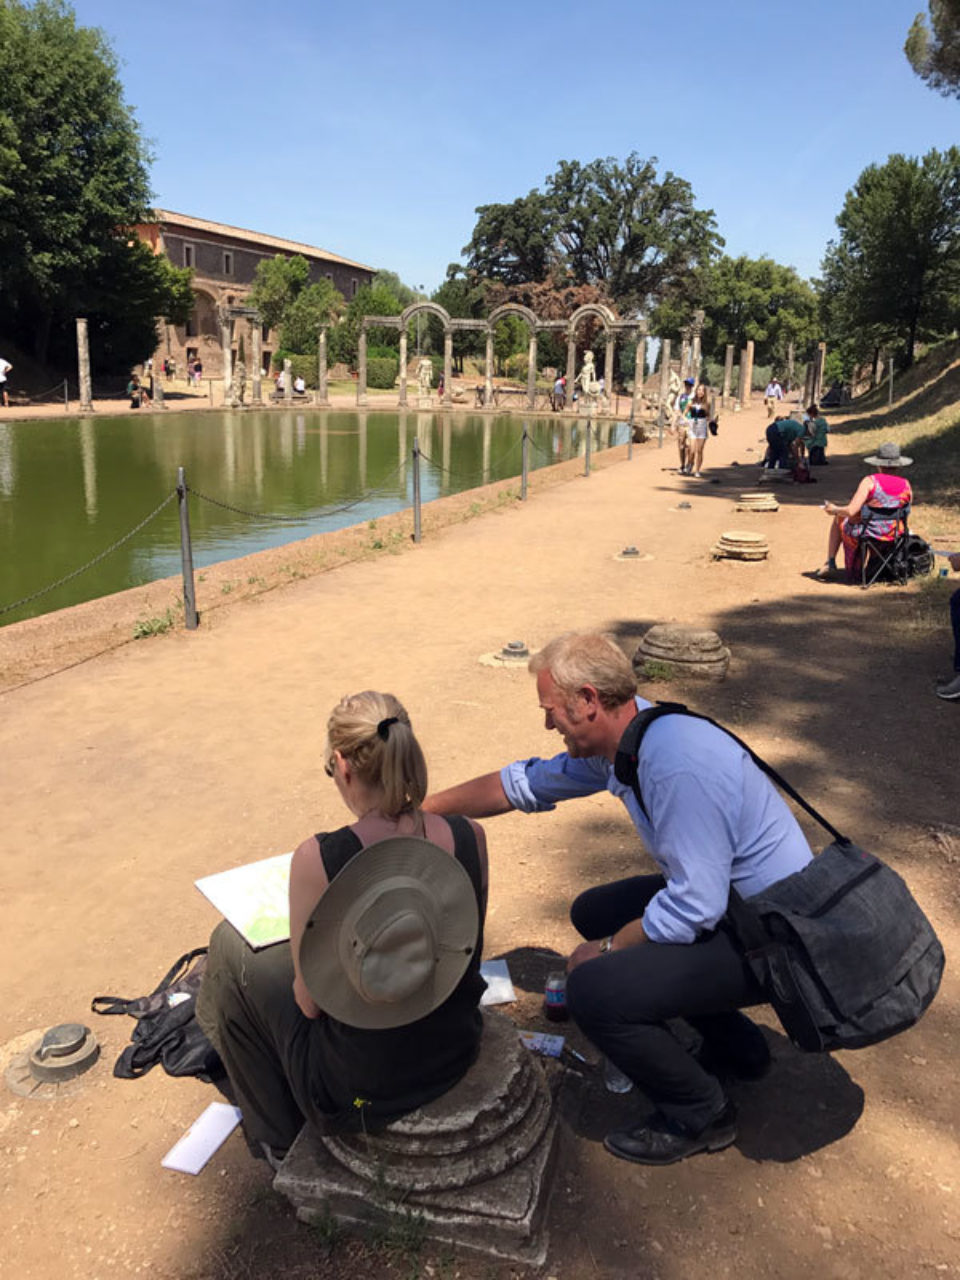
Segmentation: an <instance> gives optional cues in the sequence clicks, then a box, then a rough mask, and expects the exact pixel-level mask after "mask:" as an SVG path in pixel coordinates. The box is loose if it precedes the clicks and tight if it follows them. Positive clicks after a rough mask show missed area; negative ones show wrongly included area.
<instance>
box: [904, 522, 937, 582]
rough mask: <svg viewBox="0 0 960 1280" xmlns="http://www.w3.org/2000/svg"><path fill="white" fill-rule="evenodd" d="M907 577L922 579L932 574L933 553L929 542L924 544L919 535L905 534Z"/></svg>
mask: <svg viewBox="0 0 960 1280" xmlns="http://www.w3.org/2000/svg"><path fill="white" fill-rule="evenodd" d="M905 554H906V558H907V577H908V578H924V577H926V575H927V574H928V573H933V551H932V549H931V547H930V543H929V542H925V541H924V540H923V538H921V537H920V535H919V534H916V533H908V534H907V547H906V553H905Z"/></svg>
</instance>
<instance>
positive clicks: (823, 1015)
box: [614, 702, 944, 1053]
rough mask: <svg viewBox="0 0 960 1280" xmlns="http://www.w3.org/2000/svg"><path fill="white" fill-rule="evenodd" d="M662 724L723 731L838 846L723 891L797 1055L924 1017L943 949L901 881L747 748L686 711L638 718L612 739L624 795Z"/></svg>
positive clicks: (731, 924) (862, 1042) (881, 1036)
mask: <svg viewBox="0 0 960 1280" xmlns="http://www.w3.org/2000/svg"><path fill="white" fill-rule="evenodd" d="M664 715H686V716H693V717H694V718H695V719H697V720H706V721H707V723H708V724H712V725H715V727H716V728H718V729H723V732H724V733H726V734H728V735H729V736H730V737H731V738H733V740H734V741H735V742H737V743H739V744H740V746H741V747H743V749H744V750H745V751H746V752H747V753H748V754H749V755H750V756H751V758H752V759H753V761H754V763H755V764H756V765H757V767H758V768H759V769H761V770H762V771H763V772H764V773H765V774H767V776H768V777H769V778H770V779H771V780H772V781H773V782H775V783H776V784H777V785H778V786H779V787H781V788H782V790H784V791H785V792H786V793H787V794H788V795H789V796H791V797H792V798H793V799H794V800H795V801H796V802H797V803H798V804H799V805H801V807H802V808H804V809H805V810H806V811H807V813H809V814H810V816H811V817H812V818H815V819H816V820H817V822H819V823H820V825H821V826H823V827H824V828H826V830H827V831H829V832H830V834H831V835H832V836H833V837H834V839H833V843H832V844H829V845H828V846H827V847H826V848H825V849H824V850H823V852H822V853H821V854H819V855H818V856H817V857H815V858H814V859H813V860H812V861H811V862H809V863H808V864H807V865H806V866H805V867H804V868H803V869H802V870H801V871H796V872H794V874H793V875H790V876H786V877H785V878H784V879H783V880H779V881H777V883H776V884H772V885H770V886H769V887H768V888H767V889H764V890H763V892H762V893H759V894H756V895H754V896H753V897H750V898H742V897H741V896H740V894H739V893H738V892H737V891H736V889H734V888H733V886H732V885H731V887H730V900H729V903H728V906H727V913H726V915H725V917H724V920H723V922H722V923H723V926H724V927H728V928H729V929H730V930H731V931H732V933H733V935H734V937H735V938H736V940H737V942H738V944H739V946H740V947H741V949H742V950H743V953H744V956H745V958H746V960H747V962H748V964H749V965H750V968H751V969H752V970H753V973H754V975H755V977H756V978H757V981H758V982H759V983H760V985H761V987H762V988H763V990H764V992H765V993H766V996H767V998H768V1000H769V1001H770V1003H771V1004H772V1005H773V1007H774V1009H775V1010H776V1013H777V1017H778V1018H779V1019H780V1022H781V1023H782V1025H783V1029H784V1031H786V1033H787V1035H788V1036H789V1037H790V1039H791V1040H792V1041H793V1043H794V1044H795V1045H797V1047H798V1048H800V1049H805V1050H807V1051H808V1052H811V1053H821V1052H825V1051H830V1050H832V1049H861V1048H863V1047H865V1046H866V1045H870V1044H876V1043H877V1042H878V1041H880V1040H886V1039H888V1038H889V1037H890V1036H894V1035H896V1034H897V1033H898V1032H900V1031H905V1030H906V1029H907V1027H911V1026H913V1024H914V1023H915V1022H917V1021H918V1019H919V1018H920V1017H921V1016H922V1014H923V1013H924V1011H925V1010H926V1008H927V1007H928V1005H929V1004H930V1002H931V1001H932V1000H933V998H934V996H935V995H936V994H937V991H938V989H939V986H940V979H941V976H942V974H943V966H944V955H943V948H942V946H941V945H940V941H939V939H938V938H937V935H936V934H935V933H934V931H933V926H932V925H931V924H930V921H929V920H928V919H927V917H926V916H925V915H924V913H923V912H922V911H921V909H920V907H919V906H918V905H917V903H916V901H915V899H914V897H913V895H912V894H911V892H910V890H909V889H908V888H907V886H906V884H905V883H904V881H903V880H902V878H901V877H900V876H899V875H897V873H896V872H895V871H894V870H893V869H892V868H891V867H888V866H887V865H886V863H884V862H882V861H881V860H880V859H879V858H877V857H876V856H875V855H874V854H872V853H868V852H867V851H866V850H864V849H860V848H859V847H858V846H857V845H855V844H854V843H853V842H852V841H851V840H848V839H847V838H846V836H842V835H841V834H840V832H839V831H837V829H836V828H835V827H833V826H832V825H831V824H830V823H829V822H828V821H827V820H826V818H824V817H822V816H821V815H820V814H819V813H818V812H817V811H816V809H814V807H813V806H812V805H811V804H809V803H808V802H807V801H806V800H804V798H803V796H801V795H800V794H799V792H797V791H795V790H794V789H793V787H792V786H791V785H790V784H789V783H788V782H787V781H786V780H785V779H784V778H782V777H781V776H780V774H779V773H777V772H776V770H775V769H773V768H772V767H771V766H770V765H768V764H767V763H766V761H764V760H762V759H761V758H760V757H759V756H758V755H756V754H755V753H754V752H753V751H751V750H750V748H749V747H748V746H747V745H746V743H745V742H742V741H741V739H740V738H738V737H737V736H736V734H734V733H730V730H729V729H724V728H723V725H718V724H716V721H714V720H711V719H710V717H709V716H701V715H697V713H696V712H693V711H688V710H687V708H686V707H685V706H683V704H682V703H679V702H677V703H672V702H663V703H658V704H657V706H655V707H651V708H650V709H649V710H647V711H641V712H639V713H638V715H637V716H636V717H635V718H634V720H633V721H632V722H631V724H630V725H629V726H628V727H627V730H626V732H625V733H624V735H623V738H622V739H621V741H620V749H619V750H618V752H617V756H616V761H615V763H614V771H615V773H616V776H617V778H618V780H619V781H620V782H623V783H625V784H627V785H629V786H631V787H632V789H633V792H634V795H635V796H636V797H637V801H638V803H639V804H640V807H641V809H643V812H644V813H646V812H647V810H646V806H645V805H644V803H643V797H642V796H641V794H640V785H639V782H638V780H637V761H638V757H639V752H640V744H641V743H642V741H643V736H644V734H645V733H646V731H647V729H648V728H649V727H650V725H651V724H653V722H654V721H655V720H657V719H659V718H660V717H661V716H664Z"/></svg>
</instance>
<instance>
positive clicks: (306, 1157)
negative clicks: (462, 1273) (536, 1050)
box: [273, 1013, 557, 1264]
mask: <svg viewBox="0 0 960 1280" xmlns="http://www.w3.org/2000/svg"><path fill="white" fill-rule="evenodd" d="M556 1153H557V1117H556V1114H555V1111H554V1107H553V1099H552V1097H551V1093H550V1090H549V1088H548V1086H547V1083H546V1080H545V1078H544V1074H543V1070H542V1068H541V1066H540V1064H539V1062H537V1061H536V1060H534V1058H533V1057H532V1055H531V1054H530V1051H529V1050H528V1049H526V1048H525V1047H524V1046H523V1045H521V1043H520V1040H519V1037H518V1036H517V1033H516V1029H515V1028H514V1026H513V1024H512V1023H511V1022H510V1020H509V1019H507V1018H504V1017H503V1015H498V1014H493V1015H491V1014H490V1013H485V1014H484V1038H483V1043H482V1045H481V1050H480V1056H479V1058H478V1059H477V1062H476V1063H475V1064H474V1066H473V1067H471V1069H470V1071H468V1072H467V1074H466V1076H464V1078H463V1079H462V1080H461V1081H460V1082H459V1083H458V1084H457V1085H455V1086H454V1088H453V1089H451V1090H450V1092H449V1093H447V1094H445V1095H444V1096H443V1097H442V1098H438V1099H437V1100H436V1101H435V1102H432V1103H430V1104H429V1105H427V1106H425V1107H422V1108H420V1109H419V1110H418V1111H414V1112H412V1113H411V1114H410V1115H407V1116H404V1117H402V1118H401V1119H400V1120H398V1121H396V1122H395V1123H394V1124H392V1125H390V1126H388V1128H386V1129H385V1130H382V1131H380V1132H378V1133H372V1134H370V1136H369V1137H366V1138H365V1137H364V1136H363V1135H341V1136H336V1135H327V1136H324V1135H321V1134H318V1133H316V1132H315V1131H313V1130H311V1129H309V1128H304V1129H303V1130H302V1131H301V1133H300V1135H299V1136H298V1138H297V1140H296V1142H295V1143H294V1144H293V1146H292V1147H291V1148H290V1151H289V1153H288V1155H287V1157H286V1159H285V1160H284V1162H283V1164H282V1165H281V1167H280V1170H279V1172H278V1173H277V1176H276V1178H275V1179H274V1183H273V1185H274V1189H275V1190H277V1191H279V1192H280V1193H281V1194H283V1195H285V1196H286V1197H287V1198H288V1199H289V1200H290V1201H291V1203H292V1204H293V1205H294V1207H295V1208H296V1210H297V1217H298V1218H299V1219H300V1220H301V1221H304V1222H310V1221H316V1220H322V1219H324V1218H329V1217H330V1216H331V1215H332V1216H333V1217H335V1218H337V1219H338V1220H340V1221H343V1222H346V1223H350V1224H356V1225H357V1226H359V1227H361V1228H374V1227H377V1228H381V1229H387V1230H389V1229H390V1228H391V1227H396V1226H397V1224H398V1222H402V1221H404V1220H405V1219H414V1220H416V1221H417V1222H418V1224H420V1225H421V1226H422V1229H423V1231H424V1233H425V1234H426V1235H427V1236H428V1237H430V1238H431V1239H435V1240H441V1241H443V1242H445V1243H448V1244H455V1245H462V1246H465V1247H467V1248H470V1249H475V1250H478V1251H479V1252H481V1253H486V1254H492V1255H493V1256H495V1257H501V1258H509V1259H514V1260H517V1261H521V1262H525V1263H529V1264H539V1263H542V1262H543V1261H544V1260H545V1258H546V1254H547V1239H546V1211H547V1203H548V1200H549V1193H550V1184H551V1181H552V1176H553V1171H554V1165H555V1163H556Z"/></svg>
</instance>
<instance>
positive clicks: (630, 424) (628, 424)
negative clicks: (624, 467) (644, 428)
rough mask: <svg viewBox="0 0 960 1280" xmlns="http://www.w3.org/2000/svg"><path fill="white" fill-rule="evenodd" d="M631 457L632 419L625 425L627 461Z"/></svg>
mask: <svg viewBox="0 0 960 1280" xmlns="http://www.w3.org/2000/svg"><path fill="white" fill-rule="evenodd" d="M632 457H633V419H632V418H631V420H630V421H629V422H628V423H627V461H628V462H629V461H630V459H631V458H632Z"/></svg>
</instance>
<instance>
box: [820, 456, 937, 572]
mask: <svg viewBox="0 0 960 1280" xmlns="http://www.w3.org/2000/svg"><path fill="white" fill-rule="evenodd" d="M864 462H866V463H869V464H870V466H872V467H876V468H877V471H876V472H875V473H873V474H871V475H868V476H864V478H863V479H862V480H861V481H860V483H859V485H858V486H857V489H856V492H855V493H854V495H853V497H852V498H851V499H850V501H849V502H848V503H847V504H846V506H844V507H841V506H838V505H837V504H836V503H835V502H825V503H824V504H823V510H824V511H825V512H826V514H827V515H828V516H830V517H832V519H831V523H830V535H829V537H828V539H827V559H826V562H825V563H824V564H822V565H821V566H820V568H819V569H818V570H817V571H816V573H815V575H814V576H815V577H817V578H830V577H832V576H833V575H834V574H835V573H836V570H837V552H838V551H839V550H840V544H841V543H842V544H843V562H844V566H845V568H846V571H847V577H848V578H849V577H851V576H852V574H853V571H854V566H855V564H856V559H857V554H858V551H859V542H860V536H861V534H862V533H863V531H864V527H865V524H866V522H867V521H869V523H870V537H871V538H877V539H878V540H879V541H881V542H889V541H892V540H893V537H894V535H895V533H896V529H897V522H896V520H895V519H894V515H893V513H894V512H895V511H897V510H898V508H900V507H909V505H910V503H911V502H913V490H912V489H911V488H910V481H909V480H907V479H906V477H905V476H900V475H897V471H898V470H899V469H900V468H901V467H909V466H911V465H912V464H913V459H912V458H908V457H906V456H905V455H904V454H902V453H901V452H900V446H899V445H898V444H893V443H889V444H882V445H881V446H880V448H879V449H878V450H877V452H876V453H875V454H871V455H870V457H868V458H864ZM884 512H889V513H890V514H889V516H888V517H885V516H884Z"/></svg>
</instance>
